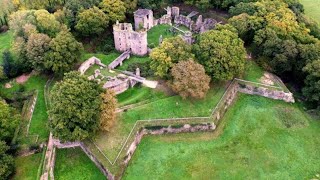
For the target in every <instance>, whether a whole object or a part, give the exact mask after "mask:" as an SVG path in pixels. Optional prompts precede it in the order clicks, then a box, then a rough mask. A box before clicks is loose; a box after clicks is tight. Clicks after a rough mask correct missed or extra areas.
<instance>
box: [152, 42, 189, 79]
mask: <svg viewBox="0 0 320 180" xmlns="http://www.w3.org/2000/svg"><path fill="white" fill-rule="evenodd" d="M150 57H151V59H152V61H151V65H150V66H151V69H152V70H153V71H154V72H155V75H157V76H160V77H168V74H169V72H170V69H171V68H172V66H173V65H174V64H176V63H178V62H179V61H180V60H186V59H189V58H193V57H194V55H193V54H192V46H191V45H189V44H187V43H186V42H184V41H183V39H182V38H180V37H173V38H168V39H165V40H164V41H163V42H162V43H161V44H160V46H159V47H156V48H154V49H153V50H152V52H151V54H150Z"/></svg>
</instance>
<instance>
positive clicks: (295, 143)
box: [124, 94, 320, 179]
mask: <svg viewBox="0 0 320 180" xmlns="http://www.w3.org/2000/svg"><path fill="white" fill-rule="evenodd" d="M319 129H320V121H319V120H314V119H311V118H310V117H309V116H308V115H307V114H306V113H304V112H303V110H302V109H301V108H300V107H299V105H298V104H294V105H291V104H287V103H285V102H282V101H276V100H270V99H266V98H263V97H258V96H250V95H244V94H240V95H239V98H238V101H237V102H236V103H235V104H234V105H233V106H231V107H230V109H229V111H228V112H227V113H226V115H225V117H224V118H223V119H222V121H221V123H220V126H219V127H218V129H217V130H216V131H215V132H214V133H195V134H179V135H163V136H147V137H146V138H144V139H143V140H142V142H141V144H140V145H139V147H138V149H137V151H136V152H135V154H134V157H133V159H132V161H131V162H130V163H129V166H128V169H127V170H126V173H125V176H124V179H141V177H143V179H155V178H156V179H311V178H314V177H315V175H316V174H319V173H320V172H319V167H320V162H319V161H318V158H319V157H318V156H319V154H320V149H319V148H318V147H319V146H320V137H319V136H318V134H319V133H318V132H319Z"/></svg>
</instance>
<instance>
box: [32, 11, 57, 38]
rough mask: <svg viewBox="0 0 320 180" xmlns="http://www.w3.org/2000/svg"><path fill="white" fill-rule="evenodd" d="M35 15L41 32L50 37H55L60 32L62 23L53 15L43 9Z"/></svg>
mask: <svg viewBox="0 0 320 180" xmlns="http://www.w3.org/2000/svg"><path fill="white" fill-rule="evenodd" d="M34 15H35V17H36V21H37V27H38V30H39V32H41V33H44V34H48V35H49V36H50V37H55V35H56V34H57V33H58V32H59V31H60V23H59V21H57V20H56V18H55V16H54V15H53V14H50V13H49V12H48V11H46V10H43V9H42V10H37V11H35V13H34Z"/></svg>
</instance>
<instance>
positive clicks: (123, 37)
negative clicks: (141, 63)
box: [113, 22, 148, 56]
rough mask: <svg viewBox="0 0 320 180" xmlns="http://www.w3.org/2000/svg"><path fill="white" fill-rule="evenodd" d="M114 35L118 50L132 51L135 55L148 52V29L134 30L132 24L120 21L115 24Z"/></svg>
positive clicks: (142, 54)
mask: <svg viewBox="0 0 320 180" xmlns="http://www.w3.org/2000/svg"><path fill="white" fill-rule="evenodd" d="M113 36H114V44H115V48H116V50H118V51H120V52H125V51H130V52H131V53H132V54H134V55H139V56H144V55H146V54H147V53H148V41H147V31H146V30H140V31H134V30H133V29H132V24H130V23H119V22H117V23H116V24H115V25H113Z"/></svg>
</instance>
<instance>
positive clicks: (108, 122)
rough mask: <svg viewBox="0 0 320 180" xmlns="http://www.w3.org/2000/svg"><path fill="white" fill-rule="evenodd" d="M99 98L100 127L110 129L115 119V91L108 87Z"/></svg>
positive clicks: (105, 129)
mask: <svg viewBox="0 0 320 180" xmlns="http://www.w3.org/2000/svg"><path fill="white" fill-rule="evenodd" d="M101 99H102V103H101V105H100V109H101V114H100V129H101V130H104V131H110V129H111V128H112V127H113V125H114V123H115V120H116V108H117V99H116V98H115V93H114V92H113V91H112V90H108V89H106V90H105V92H103V93H102V94H101Z"/></svg>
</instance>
